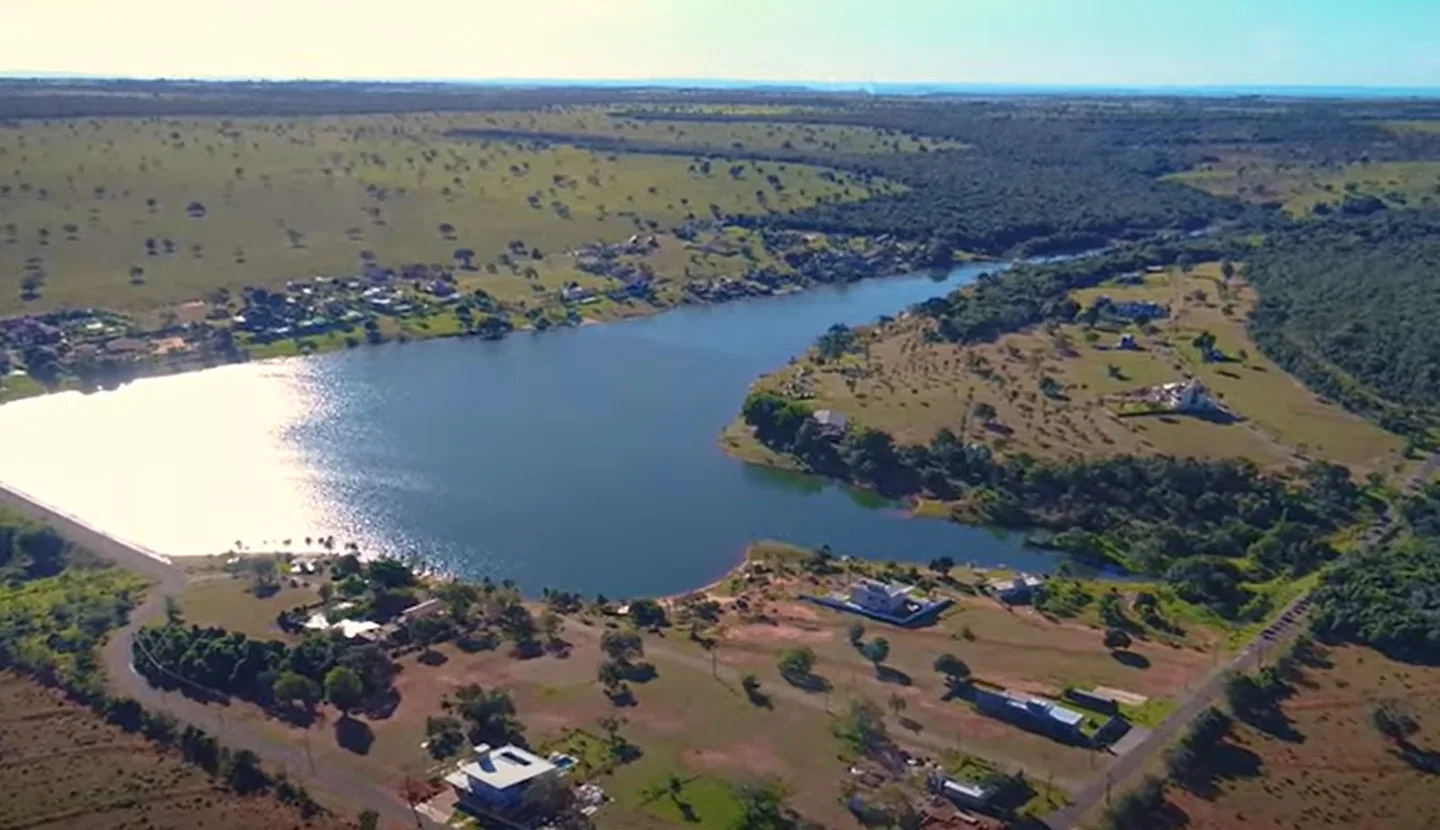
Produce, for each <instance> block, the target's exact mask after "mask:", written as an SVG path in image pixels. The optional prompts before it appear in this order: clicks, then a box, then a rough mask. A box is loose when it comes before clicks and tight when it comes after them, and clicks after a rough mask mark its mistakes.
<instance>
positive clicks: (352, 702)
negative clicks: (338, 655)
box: [325, 666, 365, 717]
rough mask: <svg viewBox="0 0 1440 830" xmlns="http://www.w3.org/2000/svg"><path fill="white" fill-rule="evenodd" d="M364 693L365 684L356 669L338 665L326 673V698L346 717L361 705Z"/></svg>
mask: <svg viewBox="0 0 1440 830" xmlns="http://www.w3.org/2000/svg"><path fill="white" fill-rule="evenodd" d="M364 695H365V685H364V683H362V682H361V680H360V675H358V674H356V673H355V670H354V669H350V668H346V667H345V666H336V667H335V668H333V669H331V670H330V671H329V672H328V673H327V674H326V675H325V699H326V700H328V701H330V703H331V705H333V706H334V707H335V708H336V709H339V710H340V713H341V714H343V715H345V716H346V717H349V715H350V712H351V711H352V710H353V709H355V707H357V706H359V705H360V701H361V699H362V698H363V697H364Z"/></svg>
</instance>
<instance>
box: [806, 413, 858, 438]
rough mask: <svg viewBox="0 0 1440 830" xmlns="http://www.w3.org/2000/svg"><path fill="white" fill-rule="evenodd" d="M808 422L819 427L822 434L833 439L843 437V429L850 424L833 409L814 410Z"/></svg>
mask: <svg viewBox="0 0 1440 830" xmlns="http://www.w3.org/2000/svg"><path fill="white" fill-rule="evenodd" d="M810 420H812V421H814V422H815V424H816V426H818V427H820V432H821V433H822V434H824V435H826V436H828V437H830V438H835V439H839V438H843V437H845V427H846V426H848V425H849V423H850V422H849V421H848V420H846V418H845V416H844V415H841V414H840V413H839V412H836V411H835V410H833V409H819V410H816V411H815V413H814V414H813V415H811V416H810Z"/></svg>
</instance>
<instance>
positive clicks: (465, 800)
mask: <svg viewBox="0 0 1440 830" xmlns="http://www.w3.org/2000/svg"><path fill="white" fill-rule="evenodd" d="M556 769H557V767H556V766H555V765H554V764H553V763H551V762H550V761H547V760H546V759H544V758H541V757H540V756H539V755H536V754H534V753H532V752H530V751H528V750H525V749H521V748H520V747H518V746H515V745H513V744H509V745H506V746H502V747H500V748H499V749H492V748H491V747H490V745H489V744H481V745H480V746H477V747H475V760H474V761H472V762H471V763H468V764H466V765H464V766H462V767H461V768H460V769H458V770H456V771H455V772H452V773H450V774H449V775H447V776H445V783H447V784H449V785H450V786H451V788H453V789H454V790H455V795H456V796H457V797H458V798H459V799H460V802H461V803H462V804H467V805H470V806H473V807H476V808H479V809H481V810H487V809H490V808H494V807H510V806H514V805H515V804H518V803H519V802H520V799H521V798H522V797H523V796H524V794H525V790H526V788H528V787H529V786H530V784H531V783H532V782H533V781H534V780H535V779H536V778H539V777H540V776H542V775H545V774H547V773H551V772H554V771H555V770H556Z"/></svg>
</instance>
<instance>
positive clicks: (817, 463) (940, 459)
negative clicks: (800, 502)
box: [743, 392, 1363, 619]
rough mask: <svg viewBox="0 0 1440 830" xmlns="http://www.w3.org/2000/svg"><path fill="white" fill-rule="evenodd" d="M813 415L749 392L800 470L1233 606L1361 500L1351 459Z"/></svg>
mask: <svg viewBox="0 0 1440 830" xmlns="http://www.w3.org/2000/svg"><path fill="white" fill-rule="evenodd" d="M810 414H811V412H810V409H809V407H808V406H806V405H805V404H802V403H800V402H797V401H792V400H788V399H786V398H783V397H780V396H778V395H775V394H773V393H769V392H757V393H753V394H752V395H751V396H750V397H749V398H748V399H747V400H746V402H745V406H744V411H743V415H744V418H745V421H746V423H748V424H750V425H751V426H752V427H754V428H755V435H756V437H757V438H758V439H759V440H760V441H761V442H762V443H764V444H766V445H767V446H769V447H771V448H772V449H774V450H776V451H779V452H783V453H787V454H789V455H791V456H792V457H794V458H795V459H797V460H798V461H799V462H800V463H802V464H803V465H804V466H805V468H806V469H809V470H812V471H814V472H817V473H821V474H825V475H829V476H832V477H835V478H839V479H842V480H845V481H848V482H851V483H854V484H858V485H861V486H865V487H871V488H873V489H875V490H877V491H878V492H880V493H883V494H885V495H888V496H892V497H906V496H918V495H924V496H929V497H933V498H940V499H945V500H952V501H959V502H960V503H961V504H962V505H963V507H962V510H963V511H964V518H965V519H967V520H970V521H975V522H977V523H983V524H990V525H998V526H1002V527H1011V528H1022V529H1037V528H1038V529H1044V530H1046V531H1048V532H1047V534H1046V535H1045V539H1044V540H1045V542H1046V543H1047V544H1048V545H1050V546H1053V547H1055V548H1059V549H1062V550H1066V551H1069V552H1071V553H1074V554H1076V555H1078V556H1081V557H1082V558H1087V559H1091V560H1098V561H1111V562H1114V563H1116V564H1120V565H1123V566H1125V567H1127V568H1129V569H1132V570H1135V571H1139V572H1143V573H1147V574H1152V575H1155V576H1160V577H1163V578H1164V579H1166V580H1167V581H1169V582H1171V583H1173V584H1174V585H1175V586H1176V587H1177V589H1178V590H1179V591H1180V593H1181V595H1182V596H1184V597H1185V598H1186V599H1189V600H1191V601H1194V602H1198V603H1202V604H1205V605H1207V606H1210V607H1211V608H1213V609H1215V610H1216V611H1217V613H1220V614H1222V615H1223V616H1226V617H1229V618H1244V619H1255V618H1258V617H1259V616H1262V615H1263V614H1264V613H1265V612H1267V611H1268V610H1270V609H1269V608H1268V607H1267V606H1264V605H1263V604H1255V603H1252V600H1254V599H1255V597H1254V596H1253V595H1252V594H1251V593H1250V592H1249V591H1248V590H1247V589H1246V588H1245V587H1244V584H1243V583H1245V582H1248V581H1256V580H1265V579H1269V578H1272V577H1276V576H1297V575H1300V574H1304V573H1308V572H1310V571H1312V570H1314V569H1315V568H1316V567H1318V566H1319V565H1321V564H1322V563H1324V562H1326V561H1329V560H1330V559H1332V558H1333V557H1334V556H1335V551H1334V550H1333V549H1332V548H1331V547H1330V545H1329V544H1328V543H1327V542H1326V541H1325V537H1326V536H1327V535H1329V534H1330V533H1332V532H1334V531H1335V530H1336V529H1338V528H1340V527H1342V526H1345V525H1347V524H1349V523H1351V522H1353V521H1354V520H1355V519H1356V517H1357V515H1358V513H1359V511H1360V510H1361V508H1362V506H1363V504H1362V501H1363V496H1362V494H1361V492H1360V491H1359V489H1358V488H1357V487H1356V486H1355V485H1354V483H1352V482H1351V480H1350V475H1349V471H1348V470H1346V469H1345V468H1344V467H1339V466H1336V465H1333V464H1327V463H1323V462H1317V463H1313V464H1312V465H1311V466H1310V467H1309V468H1307V469H1306V470H1305V472H1304V475H1303V476H1302V477H1301V481H1300V482H1298V483H1294V482H1288V481H1286V480H1283V479H1281V478H1277V477H1274V476H1269V475H1264V474H1261V473H1260V472H1259V471H1258V470H1257V469H1256V467H1255V466H1254V465H1253V464H1250V463H1249V462H1245V461H1227V462H1204V461H1197V460H1194V459H1175V458H1170V457H1144V458H1142V457H1133V456H1129V457H1118V458H1110V459H1103V460H1094V461H1064V462H1055V461H1045V460H1040V459H1036V458H1032V457H1030V456H1027V455H1017V456H1013V457H1003V458H997V457H995V456H994V455H992V454H991V453H990V451H989V449H988V448H987V447H985V446H983V445H975V444H964V443H962V442H961V441H960V440H959V438H958V437H957V436H956V435H955V434H954V433H952V432H950V431H949V430H941V431H940V432H939V433H938V434H937V435H936V436H935V438H934V440H933V441H931V443H930V444H929V445H928V446H922V445H897V444H896V443H895V441H894V439H893V437H892V436H890V435H889V434H887V433H885V432H882V431H879V430H875V429H856V430H851V431H849V432H847V433H846V434H845V436H844V437H843V438H841V439H840V440H838V441H836V440H834V438H833V437H832V436H830V435H828V434H826V433H825V432H823V430H821V429H820V428H819V427H818V426H817V424H816V423H815V421H814V419H812V418H811V417H810ZM1236 561H1243V562H1244V563H1245V564H1244V565H1238V564H1236ZM1261 603H1263V600H1262V601H1261Z"/></svg>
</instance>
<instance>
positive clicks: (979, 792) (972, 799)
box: [940, 778, 995, 808]
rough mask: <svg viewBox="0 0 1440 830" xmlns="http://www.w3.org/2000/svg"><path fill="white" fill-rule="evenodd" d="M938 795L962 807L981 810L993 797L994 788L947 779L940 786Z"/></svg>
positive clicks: (987, 785)
mask: <svg viewBox="0 0 1440 830" xmlns="http://www.w3.org/2000/svg"><path fill="white" fill-rule="evenodd" d="M940 793H941V794H942V795H944V796H945V797H946V798H948V799H950V800H951V801H953V802H955V803H956V804H959V805H960V806H962V807H976V808H983V807H985V806H987V805H988V804H989V803H990V799H991V798H992V797H993V796H994V795H995V788H994V787H992V786H990V785H989V784H976V783H973V782H970V781H956V780H954V779H952V778H947V779H945V782H944V783H943V784H941V785H940Z"/></svg>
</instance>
